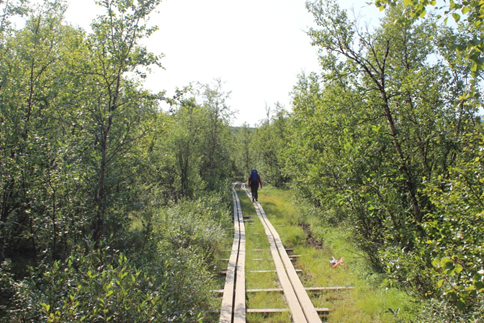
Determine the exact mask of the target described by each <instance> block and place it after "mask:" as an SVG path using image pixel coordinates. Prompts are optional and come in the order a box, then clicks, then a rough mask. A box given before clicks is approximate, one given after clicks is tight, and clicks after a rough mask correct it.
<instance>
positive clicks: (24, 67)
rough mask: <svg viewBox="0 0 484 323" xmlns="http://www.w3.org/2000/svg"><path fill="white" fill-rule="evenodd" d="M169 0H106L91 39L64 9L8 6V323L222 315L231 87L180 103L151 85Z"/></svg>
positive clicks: (0, 198) (4, 170)
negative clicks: (218, 266)
mask: <svg viewBox="0 0 484 323" xmlns="http://www.w3.org/2000/svg"><path fill="white" fill-rule="evenodd" d="M159 2H160V1H159V0H143V1H120V0H106V1H99V4H100V5H101V6H102V7H104V14H103V15H101V16H99V17H97V18H96V19H95V20H94V21H93V24H92V32H89V33H88V32H86V31H84V30H82V29H78V28H74V27H72V26H70V25H69V24H67V23H65V22H64V21H63V12H64V11H65V4H64V2H63V1H60V0H59V1H58V0H54V1H44V2H42V3H41V4H40V5H38V6H36V5H34V4H30V3H29V2H28V1H0V9H2V16H1V20H0V23H1V25H0V33H1V35H0V185H1V186H0V188H1V189H0V204H1V219H0V220H1V221H0V262H1V268H0V282H1V285H0V318H1V319H2V320H3V321H5V322H40V321H42V322H45V321H49V322H74V321H75V322H78V321H86V322H101V321H102V322H105V321H109V320H111V321H112V320H116V321H122V322H135V321H136V322H147V321H150V322H151V321H156V322H182V321H197V320H200V319H202V318H203V315H202V311H205V310H207V309H211V308H215V306H214V305H213V304H212V303H211V302H212V301H213V297H212V296H211V293H210V292H208V291H209V290H210V289H211V288H213V287H212V286H211V284H212V281H213V279H212V278H213V274H212V272H213V270H214V266H215V260H216V256H217V254H218V253H219V252H220V250H221V248H222V247H221V245H222V242H223V240H224V238H225V237H226V235H227V232H226V229H227V228H230V219H231V200H230V198H231V195H230V191H229V189H230V182H231V169H230V168H231V163H230V159H229V157H228V156H229V154H228V151H229V150H230V144H231V139H230V138H231V128H230V127H229V120H230V117H231V111H230V110H229V108H228V106H227V105H226V103H225V100H226V98H227V96H228V93H225V92H224V91H223V90H222V84H221V82H219V81H215V82H214V83H212V84H192V85H190V86H188V87H186V88H183V89H180V90H179V91H178V92H177V94H176V95H175V96H174V97H173V98H167V97H166V95H165V93H163V92H160V93H152V92H150V91H148V90H146V89H143V87H142V80H143V79H144V78H145V77H146V75H147V73H149V72H150V68H152V67H156V66H160V65H161V60H160V59H161V57H160V56H157V55H155V54H153V53H150V52H149V51H148V50H147V49H146V48H145V47H144V46H143V45H142V41H143V40H145V39H147V38H148V37H149V36H150V35H151V34H152V33H153V32H155V31H156V28H155V27H148V25H147V23H148V19H149V15H150V13H151V12H152V11H153V10H155V8H156V7H157V5H158V4H159ZM19 17H21V18H23V19H24V20H25V26H23V27H22V28H13V26H12V21H13V20H15V21H19V20H18V18H19ZM162 101H164V102H167V103H168V104H169V106H170V111H168V112H163V111H162V110H161V109H160V104H161V102H162Z"/></svg>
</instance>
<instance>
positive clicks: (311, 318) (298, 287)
mask: <svg viewBox="0 0 484 323" xmlns="http://www.w3.org/2000/svg"><path fill="white" fill-rule="evenodd" d="M254 205H255V206H256V209H258V210H259V212H260V215H261V217H262V221H263V222H265V223H266V224H267V226H268V227H269V230H270V231H271V233H272V235H273V237H274V240H275V242H276V246H277V249H278V252H279V254H280V257H281V259H282V261H283V263H284V266H285V269H286V270H287V275H288V277H289V279H290V281H291V284H292V286H293V288H294V292H295V293H296V295H297V298H298V301H299V303H300V305H301V308H302V309H303V311H304V315H305V317H306V319H307V321H308V322H310V323H313V322H314V323H316V322H317V323H320V322H321V318H320V317H319V315H318V313H317V311H316V310H315V308H314V305H313V303H312V302H311V299H310V298H309V296H308V293H307V292H306V290H305V289H304V286H303V285H302V283H301V280H300V279H299V277H298V276H297V273H296V270H295V269H294V266H293V264H292V262H291V260H290V259H289V256H288V255H287V251H286V250H285V248H284V246H283V244H282V240H281V238H280V237H279V234H278V233H277V231H276V229H275V228H274V226H272V224H271V223H270V221H269V219H268V218H267V215H266V214H265V212H264V210H263V209H262V206H261V205H260V204H259V203H255V204H254Z"/></svg>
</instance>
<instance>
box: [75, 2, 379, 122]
mask: <svg viewBox="0 0 484 323" xmlns="http://www.w3.org/2000/svg"><path fill="white" fill-rule="evenodd" d="M68 3H69V8H68V10H67V12H66V20H67V21H69V22H70V23H72V24H74V25H79V26H80V27H82V28H84V29H89V24H90V22H91V20H92V18H93V17H95V16H96V14H99V13H102V10H100V8H99V7H98V6H96V5H95V4H94V0H68ZM339 3H340V6H341V7H342V8H345V9H349V8H354V10H355V12H357V13H362V14H363V15H364V16H365V20H371V19H373V20H374V21H376V20H377V18H376V17H377V16H380V13H379V11H378V9H377V8H376V7H374V6H368V5H366V1H365V0H339ZM158 12H159V13H157V14H153V16H152V17H151V22H150V23H152V24H156V25H158V26H159V30H158V31H157V32H156V33H155V34H154V35H153V36H151V37H150V38H149V40H148V42H147V47H148V49H149V50H150V51H152V52H154V53H157V54H159V53H163V54H164V55H165V57H164V58H163V59H162V64H163V66H164V68H165V69H153V72H152V73H151V75H149V76H148V78H147V80H146V83H145V86H146V87H147V88H149V89H151V90H153V91H156V92H158V91H161V90H167V91H168V93H167V94H168V96H171V95H172V94H173V93H174V90H175V88H176V87H179V88H181V87H184V86H186V85H188V84H189V83H190V82H197V81H198V82H201V83H210V82H212V81H213V80H214V79H216V78H219V79H221V80H222V81H223V82H225V84H224V91H226V92H229V91H230V92H231V96H230V100H229V101H228V105H229V106H230V107H231V109H232V110H234V111H237V113H236V115H235V119H234V120H233V122H232V123H233V125H241V124H243V123H244V122H247V123H248V124H249V125H250V126H255V125H256V124H258V122H259V121H260V120H262V119H264V118H265V115H266V112H265V107H266V104H267V105H269V106H272V107H273V106H274V104H275V103H276V102H280V103H281V104H283V105H284V106H285V107H286V109H288V110H290V109H291V106H290V92H291V90H292V88H293V86H294V85H295V84H296V81H297V75H298V74H301V73H302V72H303V71H304V72H306V73H309V72H312V71H318V60H317V49H316V48H314V47H312V46H311V44H310V39H309V37H308V36H307V35H306V33H305V31H306V30H308V29H309V27H310V26H313V25H314V22H313V17H312V15H311V14H309V13H308V12H307V10H306V7H305V0H245V1H235V0H164V1H162V3H161V4H160V6H159V7H158Z"/></svg>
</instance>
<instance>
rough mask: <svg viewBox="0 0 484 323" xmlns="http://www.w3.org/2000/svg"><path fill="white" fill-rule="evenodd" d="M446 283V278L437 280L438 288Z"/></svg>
mask: <svg viewBox="0 0 484 323" xmlns="http://www.w3.org/2000/svg"><path fill="white" fill-rule="evenodd" d="M443 283H444V280H443V279H441V280H439V281H438V282H437V288H440V287H441V286H442V284H443Z"/></svg>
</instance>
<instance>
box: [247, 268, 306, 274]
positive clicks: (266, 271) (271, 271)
mask: <svg viewBox="0 0 484 323" xmlns="http://www.w3.org/2000/svg"><path fill="white" fill-rule="evenodd" d="M294 270H295V271H296V272H297V273H302V269H294ZM275 272H277V270H269V269H268V270H250V271H249V273H275Z"/></svg>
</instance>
